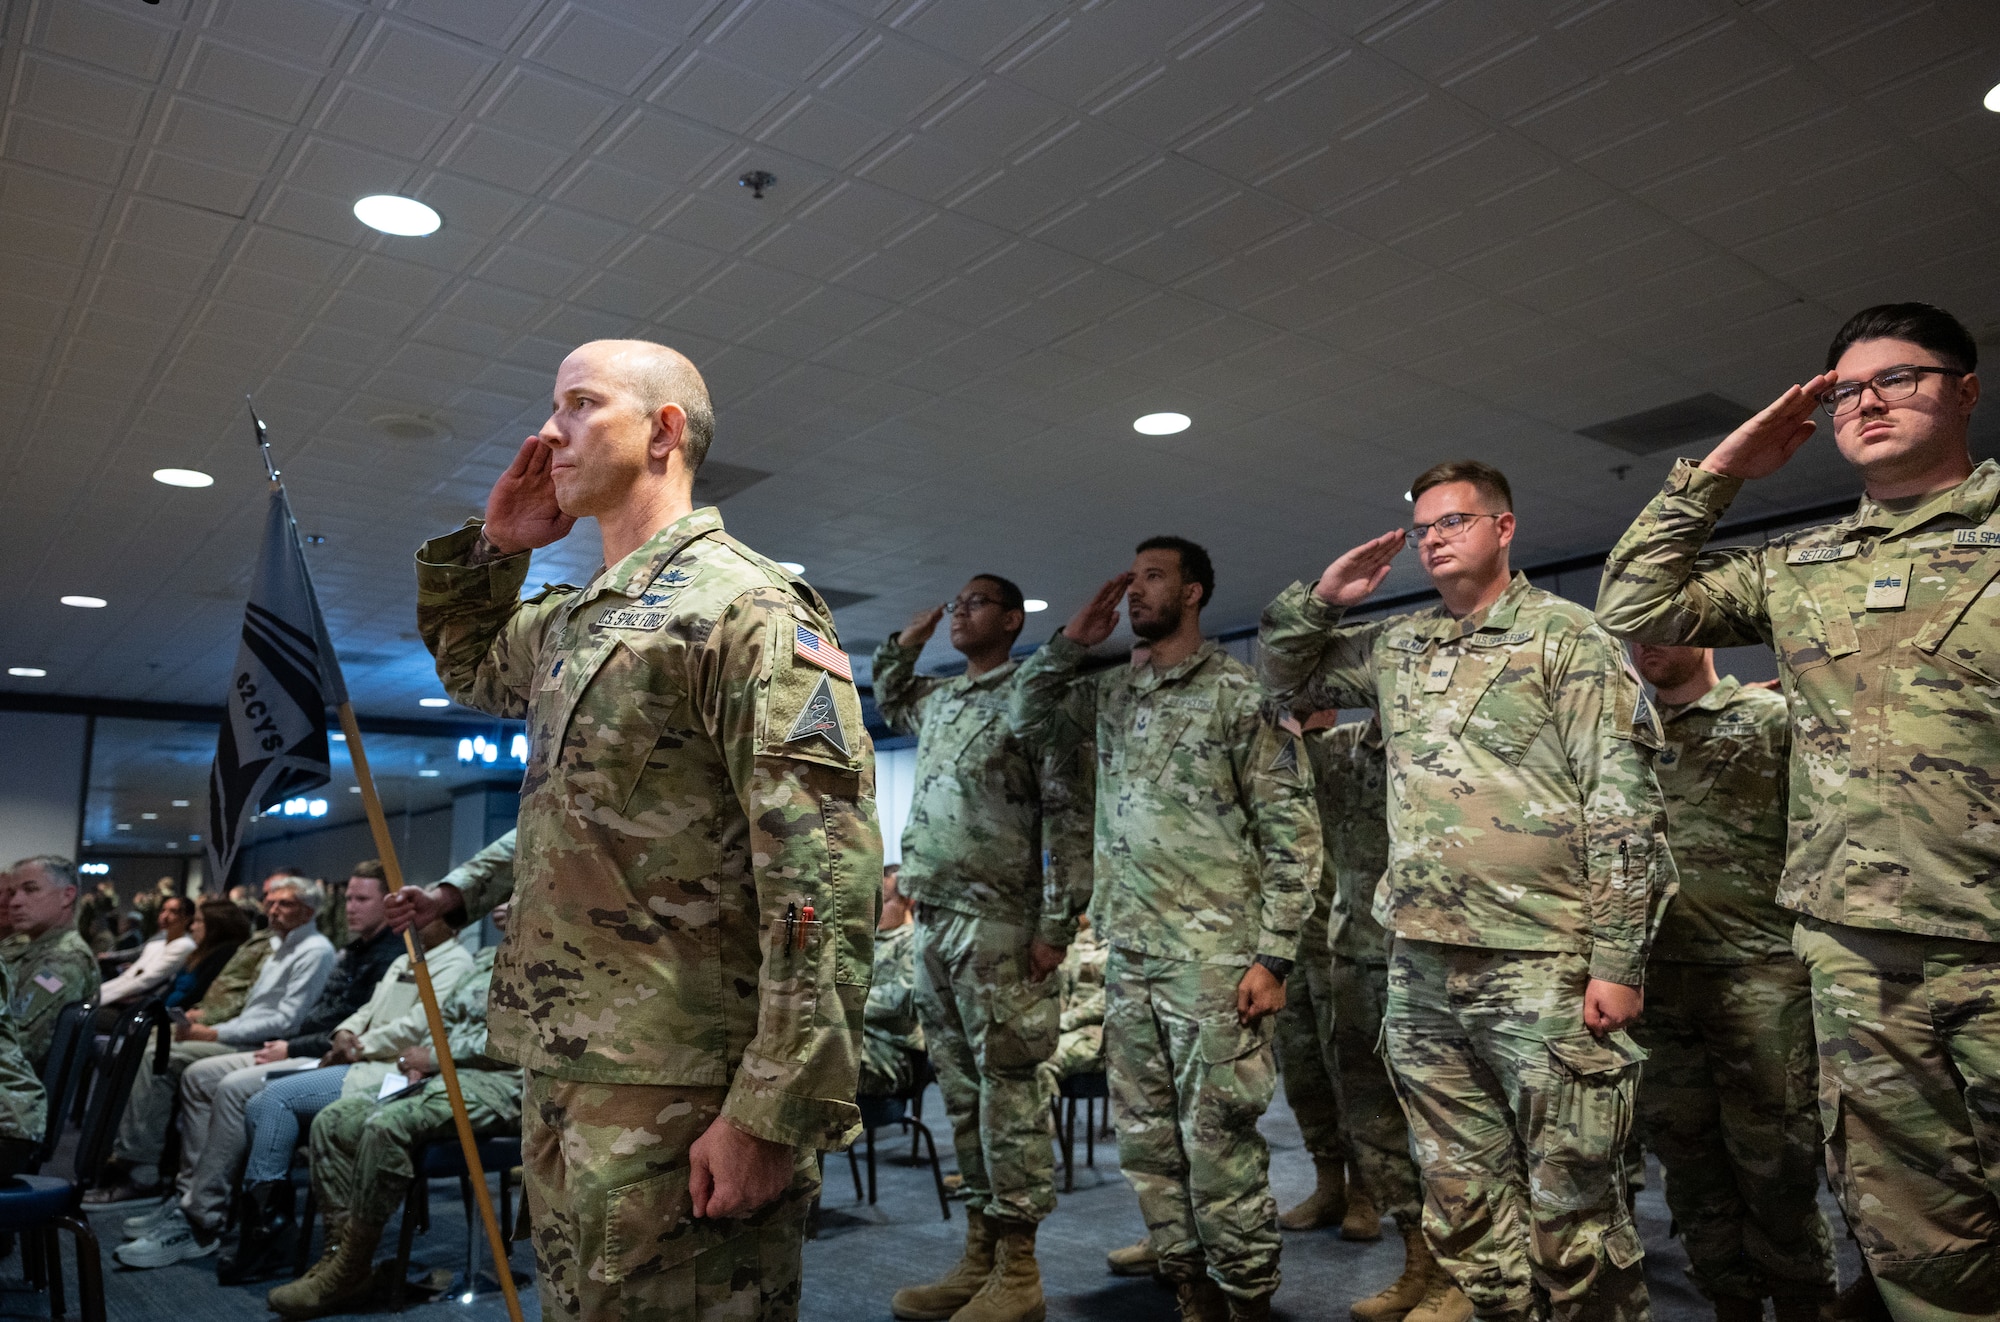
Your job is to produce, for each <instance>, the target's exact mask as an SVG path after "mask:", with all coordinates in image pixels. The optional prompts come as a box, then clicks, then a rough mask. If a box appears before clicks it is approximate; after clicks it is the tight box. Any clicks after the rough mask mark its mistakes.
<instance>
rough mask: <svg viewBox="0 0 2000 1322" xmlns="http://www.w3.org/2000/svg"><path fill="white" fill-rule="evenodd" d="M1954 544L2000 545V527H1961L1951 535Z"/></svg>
mask: <svg viewBox="0 0 2000 1322" xmlns="http://www.w3.org/2000/svg"><path fill="white" fill-rule="evenodd" d="M1951 544H1952V545H1953V546H2000V529H1993V528H1960V529H1959V530H1958V531H1957V532H1954V533H1953V534H1952V535H1951Z"/></svg>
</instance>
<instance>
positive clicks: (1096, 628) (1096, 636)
mask: <svg viewBox="0 0 2000 1322" xmlns="http://www.w3.org/2000/svg"><path fill="white" fill-rule="evenodd" d="M1131 586H1132V574H1131V571H1130V570H1127V571H1126V572H1125V573H1123V574H1120V575H1119V576H1118V577H1116V578H1114V579H1112V580H1111V581H1110V582H1108V583H1106V584H1105V585H1104V586H1103V587H1101V588H1099V589H1098V590H1097V595H1096V596H1094V597H1092V598H1091V599H1090V600H1089V601H1087V602H1085V603H1084V604H1083V606H1082V608H1081V609H1079V610H1078V611H1077V613H1076V614H1074V615H1072V616H1070V617H1069V623H1068V624H1065V625H1064V626H1063V628H1062V631H1063V634H1064V635H1065V636H1066V637H1068V639H1069V640H1070V641H1071V642H1073V643H1080V644H1082V645H1083V646H1085V647H1095V646H1097V645H1098V644H1099V643H1101V642H1103V641H1104V640H1105V639H1106V638H1109V637H1110V636H1111V631H1112V630H1113V629H1116V628H1117V627H1118V603H1119V601H1120V600H1122V599H1123V598H1124V596H1125V589H1126V588H1129V587H1131Z"/></svg>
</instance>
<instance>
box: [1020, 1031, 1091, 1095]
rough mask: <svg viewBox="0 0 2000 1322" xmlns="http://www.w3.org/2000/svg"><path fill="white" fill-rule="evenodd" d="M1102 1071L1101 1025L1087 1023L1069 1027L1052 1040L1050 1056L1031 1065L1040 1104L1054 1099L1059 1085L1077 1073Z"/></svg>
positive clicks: (1060, 1088) (1059, 1087) (1059, 1089)
mask: <svg viewBox="0 0 2000 1322" xmlns="http://www.w3.org/2000/svg"><path fill="white" fill-rule="evenodd" d="M1103 1068H1104V1025H1102V1024H1087V1025H1085V1026H1084V1027H1082V1028H1072V1029H1070V1030H1069V1031H1068V1032H1066V1033H1064V1034H1063V1035H1062V1036H1061V1037H1059V1038H1057V1039H1056V1051H1055V1054H1054V1055H1053V1056H1050V1057H1049V1058H1048V1059H1047V1060H1045V1061H1043V1062H1042V1063H1041V1064H1039V1065H1037V1066H1035V1077H1036V1078H1037V1079H1039V1080H1040V1081H1041V1085H1042V1098H1043V1100H1044V1101H1046V1100H1049V1099H1051V1098H1054V1097H1055V1096H1056V1095H1057V1094H1058V1093H1059V1092H1060V1091H1061V1090H1062V1085H1063V1082H1064V1081H1065V1080H1067V1079H1072V1078H1075V1077H1076V1076H1077V1075H1079V1074H1095V1073H1097V1072H1099V1071H1100V1070H1102V1069H1103Z"/></svg>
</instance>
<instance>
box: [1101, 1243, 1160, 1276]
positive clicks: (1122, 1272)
mask: <svg viewBox="0 0 2000 1322" xmlns="http://www.w3.org/2000/svg"><path fill="white" fill-rule="evenodd" d="M1104 1265H1105V1266H1107V1267H1109V1268H1110V1269H1111V1274H1112V1275H1113V1276H1158V1275H1159V1274H1160V1255H1159V1254H1157V1253H1155V1252H1153V1241H1152V1239H1151V1238H1150V1237H1148V1238H1146V1239H1142V1240H1140V1241H1139V1242H1138V1243H1137V1244H1127V1245H1126V1246H1125V1247H1124V1248H1122V1249H1113V1250H1111V1252H1109V1253H1107V1254H1105V1255H1104Z"/></svg>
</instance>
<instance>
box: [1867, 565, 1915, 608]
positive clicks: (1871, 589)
mask: <svg viewBox="0 0 2000 1322" xmlns="http://www.w3.org/2000/svg"><path fill="white" fill-rule="evenodd" d="M1909 598H1910V564H1909V562H1908V561H1907V560H1904V561H1898V562H1896V563H1895V564H1890V565H1884V566H1882V567H1881V568H1880V569H1877V570H1876V571H1875V572H1874V573H1873V574H1871V575H1869V578H1868V597H1867V599H1866V600H1865V601H1863V602H1862V606H1863V608H1864V609H1867V610H1871V611H1899V610H1901V609H1903V606H1904V603H1906V602H1907V601H1908V600H1909Z"/></svg>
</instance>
